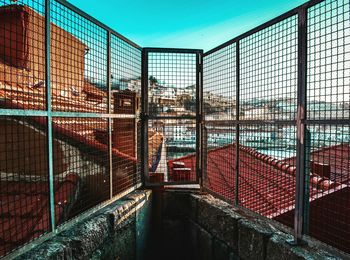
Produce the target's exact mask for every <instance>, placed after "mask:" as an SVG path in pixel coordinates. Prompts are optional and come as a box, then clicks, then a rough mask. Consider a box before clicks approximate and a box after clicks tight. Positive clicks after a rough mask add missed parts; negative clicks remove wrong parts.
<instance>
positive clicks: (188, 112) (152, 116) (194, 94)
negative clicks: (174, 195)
mask: <svg viewBox="0 0 350 260" xmlns="http://www.w3.org/2000/svg"><path fill="white" fill-rule="evenodd" d="M202 54H203V51H202V50H193V49H164V48H144V49H143V52H142V55H143V59H142V60H143V63H142V95H141V96H142V113H141V125H142V127H141V144H140V145H141V165H142V172H143V178H144V179H143V180H144V184H145V185H146V186H159V185H175V184H182V185H183V184H198V183H199V182H200V180H201V169H202V166H201V165H202V159H201V156H202V134H201V133H202V102H201V100H202V95H203V93H202Z"/></svg>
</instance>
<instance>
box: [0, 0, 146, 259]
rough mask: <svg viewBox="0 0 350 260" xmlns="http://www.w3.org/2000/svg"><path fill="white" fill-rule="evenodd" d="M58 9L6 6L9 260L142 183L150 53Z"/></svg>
mask: <svg viewBox="0 0 350 260" xmlns="http://www.w3.org/2000/svg"><path fill="white" fill-rule="evenodd" d="M12 2H15V3H12ZM48 2H50V8H45V1H44V0H42V1H39V0H28V1H26V0H20V1H0V21H1V23H0V24H1V25H0V114H1V115H0V128H1V131H0V174H1V180H0V186H1V189H0V196H1V197H0V215H1V220H0V241H1V243H0V256H3V255H5V254H8V253H9V252H10V251H11V250H12V249H14V248H17V247H19V246H22V245H24V244H25V243H26V242H28V241H30V240H32V239H34V238H36V237H38V236H40V235H42V234H44V233H48V232H49V231H51V228H52V229H53V230H55V229H56V226H57V225H62V224H64V223H66V222H67V221H68V220H70V219H71V218H73V217H75V216H77V215H79V214H81V213H83V212H85V211H87V210H90V209H91V210H92V209H93V208H95V207H94V206H96V205H98V204H101V203H102V202H104V201H106V200H109V199H110V198H111V195H118V194H119V193H120V192H122V191H124V190H126V189H128V190H130V189H131V188H135V187H136V184H138V183H139V182H140V176H137V169H138V167H137V164H136V161H137V150H138V148H137V140H138V139H137V137H136V135H137V126H136V124H135V122H136V119H137V117H138V113H139V106H140V99H139V92H140V77H141V50H140V47H138V46H137V45H136V44H134V43H132V42H130V41H129V40H128V39H126V38H124V37H123V36H121V35H119V34H118V33H116V32H114V31H113V30H111V29H110V28H108V27H106V26H105V25H103V24H101V23H99V22H98V21H96V20H94V19H93V18H92V17H89V16H88V15H86V14H85V13H83V12H81V11H80V10H79V9H77V8H75V7H74V6H72V5H70V4H69V3H65V2H61V1H55V0H52V1H48ZM47 10H50V21H48V23H46V22H47V21H46V18H45V11H47ZM46 17H47V16H46ZM48 24H49V26H50V28H46V25H48ZM46 29H49V30H46ZM46 32H50V37H47V34H46ZM110 35H111V37H109V36H110ZM49 45H50V46H49ZM48 47H50V48H48ZM49 49H50V57H51V59H50V67H49V66H48V65H49V63H47V62H46V61H47V59H46V58H47V57H46V56H45V55H46V51H47V50H49ZM46 68H48V69H49V70H50V79H51V81H50V83H49V84H48V82H46V76H47V75H46V73H45V72H46V71H45V69H46ZM109 78H110V80H108V79H109ZM107 83H109V85H110V86H107ZM49 86H50V87H51V93H50V94H51V100H47V97H46V91H47V88H48V87H49ZM109 87H111V89H112V92H110V93H108V90H109ZM47 102H48V103H49V104H51V106H48V107H47V106H46V103H47ZM108 104H110V107H108ZM3 109H6V112H4V110H3ZM8 109H17V110H8ZM22 110H29V111H22ZM32 110H41V111H32ZM62 112H65V113H62ZM86 113H91V114H89V115H86ZM96 113H98V114H103V115H98V114H96ZM107 113H109V114H107ZM4 114H5V115H7V114H10V115H11V117H6V116H3V115H4ZM106 114H107V115H106ZM116 114H118V115H116ZM22 115H23V116H22ZM27 115H29V117H27ZM37 115H40V116H43V117H39V116H37ZM20 116H22V117H20ZM63 116H64V117H63ZM87 116H89V117H87ZM119 117H120V118H119ZM109 122H112V124H111V125H110V126H111V128H109ZM129 126H131V127H129ZM48 127H49V129H51V130H52V131H51V130H50V131H49V132H47V131H48V130H47V129H48ZM110 137H111V138H112V143H110ZM48 140H49V142H48ZM130 144H132V145H130ZM110 148H111V149H110ZM111 166H112V169H111ZM110 173H112V175H113V176H112V175H111V174H110ZM114 175H115V176H114ZM113 177H114V178H113ZM111 180H113V192H112V193H111V191H112V183H111ZM114 184H115V185H114ZM49 187H53V188H52V189H51V190H50V189H49ZM50 199H52V201H53V203H51V204H50V203H49V202H50ZM96 208H97V207H96ZM96 208H95V209H96ZM51 224H52V225H51Z"/></svg>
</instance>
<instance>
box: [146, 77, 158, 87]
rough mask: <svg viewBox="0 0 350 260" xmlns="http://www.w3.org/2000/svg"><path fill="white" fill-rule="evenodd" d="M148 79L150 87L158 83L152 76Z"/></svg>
mask: <svg viewBox="0 0 350 260" xmlns="http://www.w3.org/2000/svg"><path fill="white" fill-rule="evenodd" d="M148 79H149V82H150V84H151V86H154V85H156V84H157V83H158V80H157V79H156V77H154V76H150V77H149V78H148Z"/></svg>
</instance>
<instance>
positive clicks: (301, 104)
mask: <svg viewBox="0 0 350 260" xmlns="http://www.w3.org/2000/svg"><path fill="white" fill-rule="evenodd" d="M306 70H307V9H306V8H304V7H302V8H300V9H299V11H298V93H297V96H298V101H297V102H298V112H297V158H296V159H297V162H296V163H297V165H296V166H297V170H296V189H295V190H296V194H295V195H296V196H295V215H294V244H300V243H301V241H302V235H303V233H304V228H303V227H304V213H305V212H304V211H305V207H304V206H305V205H304V203H305V172H306V171H305V128H306V127H305V122H304V121H305V119H306V80H307V78H306Z"/></svg>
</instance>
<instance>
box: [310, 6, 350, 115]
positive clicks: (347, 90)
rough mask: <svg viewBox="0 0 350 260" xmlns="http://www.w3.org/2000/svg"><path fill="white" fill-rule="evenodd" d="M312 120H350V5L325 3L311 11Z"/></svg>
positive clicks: (312, 8)
mask: <svg viewBox="0 0 350 260" xmlns="http://www.w3.org/2000/svg"><path fill="white" fill-rule="evenodd" d="M307 38H308V87H307V96H308V100H307V113H308V114H307V117H308V119H316V120H320V119H321V120H324V119H349V118H350V115H349V113H350V112H349V111H350V87H349V82H350V4H349V1H346V0H333V1H329V0H327V1H323V2H322V3H320V4H318V5H315V6H313V7H311V8H309V10H308V36H307Z"/></svg>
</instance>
